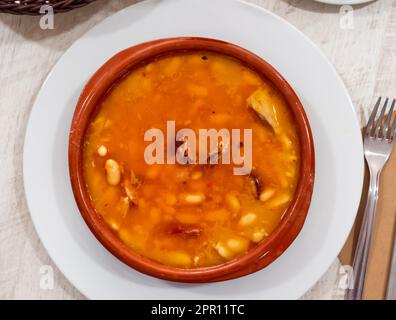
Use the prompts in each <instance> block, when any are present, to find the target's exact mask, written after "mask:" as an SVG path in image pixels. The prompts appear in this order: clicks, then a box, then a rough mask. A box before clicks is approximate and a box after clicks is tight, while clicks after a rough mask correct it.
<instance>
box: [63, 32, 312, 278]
mask: <svg viewBox="0 0 396 320" xmlns="http://www.w3.org/2000/svg"><path fill="white" fill-rule="evenodd" d="M185 50H205V51H214V52H217V53H222V54H225V55H229V56H232V57H234V58H236V59H239V60H240V61H241V62H242V63H244V64H246V65H247V66H249V67H250V68H252V69H253V70H255V71H256V72H258V73H259V74H261V75H262V76H263V77H265V78H267V79H268V80H270V81H271V82H272V83H273V84H274V85H275V86H276V87H277V88H278V89H279V90H280V92H281V93H282V94H283V96H284V98H285V99H286V101H287V103H288V106H289V108H290V109H291V110H292V113H293V114H294V118H295V123H296V125H297V129H298V133H299V139H300V145H301V168H300V176H299V182H298V185H297V189H296V191H295V195H294V198H293V200H292V202H291V204H290V206H289V208H288V209H287V211H286V212H285V214H284V216H283V218H282V220H281V222H280V223H279V225H278V226H277V227H276V229H275V230H274V231H273V233H272V234H271V235H270V236H269V237H268V238H267V239H266V240H265V241H263V242H262V243H260V244H258V245H257V246H256V247H255V248H253V249H251V250H250V251H249V252H247V253H246V254H245V255H243V256H241V257H239V258H236V259H234V260H232V261H229V262H227V263H224V264H222V265H218V266H214V267H208V268H199V269H180V268H175V267H169V266H165V265H162V264H160V263H158V262H155V261H153V260H150V259H148V258H146V257H143V256H141V255H139V254H137V253H135V252H134V251H132V250H131V249H129V248H128V247H127V246H126V245H124V244H123V243H122V242H121V240H120V239H119V238H118V237H117V235H115V234H114V233H113V232H112V231H111V230H110V227H108V226H107V224H106V223H105V222H104V220H103V219H102V217H101V215H100V214H98V213H97V212H96V211H95V209H94V207H93V205H92V202H91V199H90V196H89V193H88V190H87V187H86V182H85V178H84V173H83V146H84V138H85V132H86V129H87V127H88V125H89V123H90V120H91V118H92V117H93V115H94V114H95V110H96V108H97V107H98V105H99V102H100V100H101V99H102V98H103V97H104V95H105V94H106V93H107V92H108V91H109V90H110V89H111V88H112V86H113V85H114V84H115V83H116V82H117V80H119V79H120V78H121V77H123V76H124V75H125V74H126V73H127V72H128V71H130V70H131V68H133V67H135V66H137V65H139V64H141V63H144V62H145V61H147V60H149V59H152V58H154V57H156V56H158V55H162V54H169V53H174V52H177V51H185ZM69 170H70V179H71V184H72V188H73V193H74V196H75V199H76V202H77V205H78V207H79V209H80V212H81V214H82V216H83V218H84V220H85V222H86V223H87V225H88V226H89V228H90V229H91V231H92V232H93V234H94V235H95V236H96V238H97V239H98V240H99V241H100V242H101V243H102V244H103V246H105V247H106V248H107V249H108V250H109V251H110V252H111V253H112V254H113V255H115V256H116V257H117V258H119V259H120V260H121V261H123V262H124V263H126V264H127V265H129V266H130V267H132V268H134V269H136V270H138V271H140V272H143V273H145V274H148V275H151V276H154V277H157V278H161V279H166V280H172V281H179V282H214V281H223V280H229V279H234V278H238V277H241V276H244V275H248V274H251V273H253V272H256V271H258V270H260V269H262V268H264V267H266V266H267V265H269V264H270V263H271V262H273V261H274V260H275V259H276V258H277V257H279V256H280V255H281V254H282V253H283V252H284V251H285V250H286V249H287V248H288V247H289V245H290V244H291V243H292V242H293V241H294V239H295V238H296V237H297V235H298V233H299V232H300V230H301V228H302V226H303V224H304V221H305V218H306V215H307V212H308V208H309V205H310V202H311V196H312V191H313V184H314V175H315V157H314V144H313V138H312V133H311V129H310V126H309V123H308V119H307V116H306V114H305V112H304V109H303V106H302V104H301V102H300V100H299V99H298V97H297V95H296V94H295V92H294V91H293V89H292V88H291V86H290V85H289V84H288V83H287V81H286V80H285V79H284V78H283V77H282V76H281V75H280V74H279V73H278V72H277V71H276V70H275V69H274V68H273V67H272V66H271V65H269V64H268V63H267V62H265V61H264V60H263V59H261V58H260V57H258V56H256V55H255V54H253V53H251V52H249V51H247V50H245V49H243V48H241V47H238V46H236V45H233V44H230V43H226V42H222V41H218V40H213V39H205V38H173V39H161V40H156V41H151V42H147V43H143V44H140V45H136V46H134V47H131V48H128V49H126V50H124V51H122V52H120V53H118V54H116V55H115V56H114V57H112V58H111V59H110V60H109V61H107V62H106V63H105V64H104V65H103V66H102V67H101V68H100V69H99V70H98V71H97V72H96V73H95V74H94V75H93V77H92V78H91V79H90V80H89V82H88V83H87V85H86V86H85V88H84V90H83V92H82V93H81V96H80V99H79V101H78V103H77V106H76V109H75V113H74V117H73V121H72V125H71V129H70V137H69Z"/></svg>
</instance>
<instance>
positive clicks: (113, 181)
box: [105, 159, 121, 186]
mask: <svg viewBox="0 0 396 320" xmlns="http://www.w3.org/2000/svg"><path fill="white" fill-rule="evenodd" d="M105 169H106V175H107V183H108V184H109V185H112V186H116V185H118V184H119V183H120V181H121V169H120V165H119V164H118V163H117V161H115V160H112V159H108V160H106V164H105Z"/></svg>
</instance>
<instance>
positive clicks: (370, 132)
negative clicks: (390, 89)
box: [346, 97, 396, 300]
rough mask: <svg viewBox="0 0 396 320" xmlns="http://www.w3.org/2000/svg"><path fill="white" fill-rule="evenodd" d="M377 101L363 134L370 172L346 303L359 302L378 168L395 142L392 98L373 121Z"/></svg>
mask: <svg viewBox="0 0 396 320" xmlns="http://www.w3.org/2000/svg"><path fill="white" fill-rule="evenodd" d="M381 101H382V98H381V97H380V98H379V99H378V101H377V103H376V104H375V106H374V109H373V112H372V113H371V116H370V119H369V121H368V123H367V127H366V132H365V134H364V155H365V157H366V161H367V164H368V167H369V171H370V186H369V192H368V198H367V204H366V208H365V211H364V217H363V222H362V227H361V229H360V233H359V239H358V243H357V247H356V252H355V256H354V259H353V265H352V267H353V269H352V270H353V279H352V282H353V286H352V287H351V288H350V289H348V290H347V292H346V299H347V300H361V299H362V294H363V288H364V280H365V277H366V271H367V262H368V257H369V252H370V244H371V238H372V231H373V225H374V220H375V215H376V209H377V202H378V189H379V180H380V176H381V172H382V169H383V168H384V166H385V164H386V163H387V161H388V160H389V157H390V155H391V153H392V150H393V145H394V141H395V135H396V119H394V120H393V121H392V115H393V110H394V108H395V104H396V100H395V99H394V100H393V101H392V105H391V107H390V109H389V111H388V116H387V117H386V120H385V114H386V111H387V109H388V104H389V98H387V99H386V100H385V102H384V103H383V106H382V108H381V111H380V114H379V116H378V119H377V120H376V118H377V113H378V110H379V108H380V105H381ZM392 122H393V124H392Z"/></svg>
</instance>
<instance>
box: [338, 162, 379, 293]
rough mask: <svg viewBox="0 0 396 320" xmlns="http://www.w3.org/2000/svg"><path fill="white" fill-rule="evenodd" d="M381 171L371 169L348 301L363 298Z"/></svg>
mask: <svg viewBox="0 0 396 320" xmlns="http://www.w3.org/2000/svg"><path fill="white" fill-rule="evenodd" d="M380 175H381V170H380V169H375V168H370V187H369V192H368V198H367V204H366V208H365V210H364V217H363V223H362V226H361V228H360V233H359V239H358V243H357V246H356V251H355V256H354V259H353V265H352V270H353V279H352V283H353V286H352V288H350V289H347V292H346V299H347V300H361V299H362V296H363V289H364V280H365V277H366V271H367V262H368V257H369V253H370V245H371V238H372V232H373V226H374V220H375V214H376V209H377V202H378V188H379V178H380Z"/></svg>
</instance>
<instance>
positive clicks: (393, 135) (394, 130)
mask: <svg viewBox="0 0 396 320" xmlns="http://www.w3.org/2000/svg"><path fill="white" fill-rule="evenodd" d="M392 113H393V112H392ZM391 117H392V115H391ZM395 138H396V117H394V118H393V126H392V130H391V132H390V138H389V139H391V140H393V139H395Z"/></svg>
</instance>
